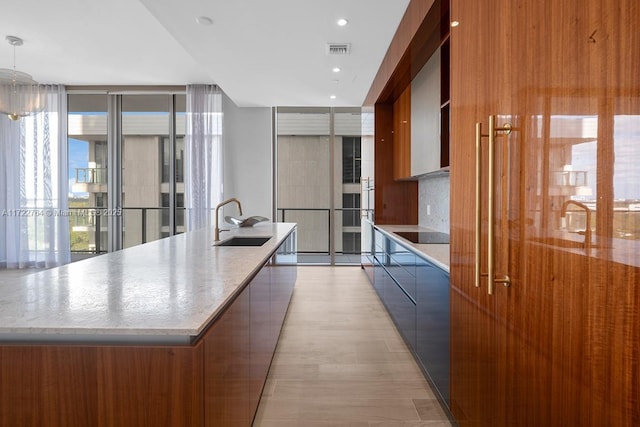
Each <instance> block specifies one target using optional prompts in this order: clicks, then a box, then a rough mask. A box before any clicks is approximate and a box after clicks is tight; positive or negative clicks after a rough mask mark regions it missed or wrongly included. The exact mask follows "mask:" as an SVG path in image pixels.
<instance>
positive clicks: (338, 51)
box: [327, 43, 351, 55]
mask: <svg viewBox="0 0 640 427" xmlns="http://www.w3.org/2000/svg"><path fill="white" fill-rule="evenodd" d="M350 53H351V43H327V55H349V54H350Z"/></svg>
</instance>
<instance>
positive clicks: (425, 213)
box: [418, 172, 450, 233]
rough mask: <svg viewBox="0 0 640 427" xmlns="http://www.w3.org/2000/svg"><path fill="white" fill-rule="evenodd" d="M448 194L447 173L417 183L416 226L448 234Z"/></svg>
mask: <svg viewBox="0 0 640 427" xmlns="http://www.w3.org/2000/svg"><path fill="white" fill-rule="evenodd" d="M449 193H450V192H449V173H448V172H443V173H438V174H434V175H427V176H425V177H424V178H422V179H420V180H419V181H418V225H421V226H423V227H429V228H432V229H434V230H437V231H442V232H445V233H448V232H449Z"/></svg>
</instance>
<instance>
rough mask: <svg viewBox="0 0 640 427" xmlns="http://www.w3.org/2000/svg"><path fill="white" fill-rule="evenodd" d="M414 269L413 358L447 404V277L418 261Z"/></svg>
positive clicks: (438, 270) (437, 269) (446, 274)
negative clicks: (414, 344) (414, 325)
mask: <svg viewBox="0 0 640 427" xmlns="http://www.w3.org/2000/svg"><path fill="white" fill-rule="evenodd" d="M418 260H419V261H418V263H417V267H416V274H417V277H416V279H417V280H416V325H417V330H416V354H417V356H418V360H419V361H420V363H422V366H423V368H424V370H425V371H426V372H427V373H428V375H429V377H430V378H431V381H432V382H433V384H434V385H435V386H436V389H437V390H438V392H439V393H440V397H441V398H442V399H443V400H444V401H445V402H447V404H448V403H449V333H450V327H449V274H448V273H446V272H445V271H443V270H441V269H440V268H438V267H436V266H434V265H432V264H431V263H429V262H428V261H426V260H423V259H421V258H419V257H418Z"/></svg>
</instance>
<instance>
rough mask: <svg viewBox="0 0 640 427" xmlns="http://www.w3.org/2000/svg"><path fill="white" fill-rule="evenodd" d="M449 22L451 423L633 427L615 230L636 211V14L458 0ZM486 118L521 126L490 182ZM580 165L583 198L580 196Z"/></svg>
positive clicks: (633, 234) (572, 4) (635, 410)
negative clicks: (574, 219)
mask: <svg viewBox="0 0 640 427" xmlns="http://www.w3.org/2000/svg"><path fill="white" fill-rule="evenodd" d="M451 19H452V21H453V20H455V21H458V22H459V25H458V26H457V27H455V28H452V29H451V36H450V49H451V64H450V66H451V102H450V114H451V135H450V138H451V152H450V155H451V172H450V177H451V270H450V271H451V277H450V280H451V331H452V332H451V395H450V402H451V409H452V412H453V415H454V416H455V418H456V420H457V422H458V423H459V425H460V426H463V427H464V426H492V427H497V426H516V425H517V426H594V427H595V426H637V425H640V256H639V255H638V254H639V253H640V240H637V239H639V238H640V235H639V234H638V227H637V222H636V221H638V220H637V218H636V217H635V216H634V214H633V211H632V209H630V210H629V212H627V214H626V215H627V216H625V217H622V216H621V209H622V208H621V206H622V203H623V202H621V200H627V201H628V200H630V199H633V198H634V197H635V198H637V197H638V196H636V195H637V190H634V188H637V187H635V186H637V179H638V175H637V172H634V171H637V170H638V165H639V164H640V31H639V30H638V28H640V3H638V2H637V1H635V0H620V1H615V2H613V1H602V0H563V1H561V2H557V1H551V0H535V1H533V0H521V1H513V0H477V1H473V2H469V1H463V0H452V1H451ZM490 116H495V124H496V126H497V128H506V126H505V125H506V124H507V123H509V124H510V125H511V126H512V129H511V132H510V133H507V131H506V129H505V131H500V130H498V131H496V132H495V135H496V138H495V147H494V149H495V160H494V162H493V163H494V164H493V167H494V178H495V179H494V182H489V179H488V175H489V164H488V163H489V143H488V139H489V138H488V137H487V136H485V135H487V134H489V133H490V131H489V130H488V121H489V117H490ZM476 123H481V124H482V125H481V128H480V135H479V136H480V150H479V155H480V159H479V160H480V161H479V164H480V166H481V168H482V173H481V174H480V176H479V180H480V183H479V184H480V186H479V188H480V190H481V194H480V200H479V202H478V203H476V201H475V199H476V190H475V189H476V182H477V178H476V173H475V171H476V154H477V152H478V151H477V150H476V143H475V141H476ZM578 164H580V165H583V166H584V169H585V171H588V173H585V176H587V175H588V176H589V181H588V182H575V180H574V181H572V177H573V178H576V177H578V176H581V175H580V174H578V173H576V171H575V168H576V165H578ZM565 179H566V182H562V180H565ZM634 182H635V184H633V183H634ZM490 188H492V189H493V202H492V203H493V206H494V208H493V214H492V215H490V214H489V210H490V208H491V204H492V203H491V202H490V200H489V199H488V195H489V193H490V190H489V189H490ZM572 199H574V200H577V201H578V203H580V204H581V205H582V206H579V205H578V204H576V203H575V202H568V201H569V200H572ZM580 200H582V201H580ZM628 204H629V203H628ZM630 204H631V205H632V204H633V203H630ZM476 208H478V209H479V210H480V218H479V222H478V221H477V218H476V212H477V211H476ZM568 210H577V212H572V214H573V215H578V216H580V217H581V218H582V225H576V227H575V228H574V229H572V228H571V227H570V226H569V225H568V224H567V222H568V221H569V220H568V218H569V216H567V215H566V214H565V211H568ZM491 216H493V218H490V217H491ZM563 217H564V218H563ZM490 219H491V220H492V223H493V225H494V229H493V233H492V234H494V236H495V240H494V244H492V245H489V243H488V240H489V238H490V233H489V228H491V227H490V223H489V222H490ZM476 224H478V225H479V227H480V230H481V232H480V240H479V243H480V244H479V249H480V251H477V250H476ZM489 252H491V253H492V258H493V262H494V263H495V271H494V272H495V277H496V278H497V279H498V281H497V283H496V284H495V286H494V289H493V292H492V295H489V293H488V291H489V283H488V282H489V280H488V277H487V276H486V274H487V273H488V263H489V259H488V258H489V256H488V253H489ZM478 256H479V257H480V259H479V261H480V273H481V274H482V276H481V277H480V281H479V286H478V287H476V281H475V277H476V263H475V259H476V257H478ZM507 275H508V276H509V279H510V285H509V287H505V286H504V284H503V283H502V279H503V278H504V277H505V276H507Z"/></svg>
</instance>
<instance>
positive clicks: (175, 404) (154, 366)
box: [91, 346, 203, 427]
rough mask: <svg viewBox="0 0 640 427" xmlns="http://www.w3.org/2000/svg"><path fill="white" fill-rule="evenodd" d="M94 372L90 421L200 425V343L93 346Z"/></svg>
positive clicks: (99, 422) (107, 424)
mask: <svg viewBox="0 0 640 427" xmlns="http://www.w3.org/2000/svg"><path fill="white" fill-rule="evenodd" d="M97 372H98V375H97V380H98V384H97V385H98V396H97V397H98V412H97V417H96V419H95V420H94V422H93V423H92V424H91V425H96V426H105V427H106V426H109V427H115V426H123V425H136V426H167V427H169V426H185V427H186V426H194V425H202V415H203V414H202V384H203V382H202V381H203V378H202V352H201V348H200V346H198V347H196V348H189V347H182V348H180V347H166V348H162V347H103V348H99V349H97Z"/></svg>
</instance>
